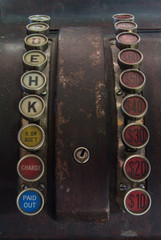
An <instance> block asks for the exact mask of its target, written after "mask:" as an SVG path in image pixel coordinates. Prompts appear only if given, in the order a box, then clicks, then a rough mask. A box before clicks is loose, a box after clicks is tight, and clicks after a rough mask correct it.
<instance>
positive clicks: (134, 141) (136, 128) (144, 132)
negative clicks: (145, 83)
mask: <svg viewBox="0 0 161 240" xmlns="http://www.w3.org/2000/svg"><path fill="white" fill-rule="evenodd" d="M149 138H150V134H149V131H148V129H147V127H145V126H144V125H143V124H140V123H130V124H128V125H126V127H125V128H124V129H123V131H122V141H123V143H124V145H125V146H126V147H127V148H129V149H132V150H137V149H141V148H143V147H145V146H146V145H147V143H148V142H149Z"/></svg>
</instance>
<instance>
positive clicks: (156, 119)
mask: <svg viewBox="0 0 161 240" xmlns="http://www.w3.org/2000/svg"><path fill="white" fill-rule="evenodd" d="M94 2H95V3H96V4H97V7H98V8H97V7H96V8H93V6H96V5H93V3H94ZM72 3H73V1H70V3H69V2H68V3H67V2H66V4H65V1H64V8H62V6H63V1H61V4H60V1H45V3H44V4H42V1H36V2H34V3H33V1H32V2H31V1H28V2H26V3H25V4H24V1H16V0H14V1H12V2H11V1H6V0H3V1H1V3H0V4H1V38H0V44H1V45H0V50H1V55H0V58H1V67H0V76H1V81H0V111H1V114H0V115H1V125H0V132H1V151H0V152H1V167H0V239H21V240H22V239H45V240H46V239H53V240H55V239H66V240H67V239H106V240H107V239H117V240H118V239H125V240H126V239H128V240H129V239H133V240H134V239H135V240H138V239H139V240H144V239H149V240H150V239H158V240H159V239H161V208H160V199H161V167H160V159H161V151H160V147H159V146H160V145H161V136H160V133H161V115H160V112H161V104H160V102H161V94H160V89H161V81H160V76H161V68H160V65H161V57H160V56H161V54H160V51H161V44H160V39H161V33H160V32H159V29H160V28H159V26H160V14H159V12H160V6H161V2H160V1H157V0H155V1H148V4H147V1H142V2H141V1H139V0H138V1H133V3H130V4H129V1H127V3H121V4H120V1H117V3H116V2H114V1H111V3H109V1H108V3H107V1H87V3H86V4H87V5H86V6H88V5H89V7H88V10H86V12H85V15H86V18H84V17H83V16H84V15H83V12H84V8H83V4H82V3H81V2H79V3H78V4H79V5H76V7H77V11H74V10H73V12H74V13H73V15H72V16H71V18H70V17H69V15H70V14H69V12H70V11H67V10H71V12H72V9H74V8H72V6H73V4H72ZM51 5H52V7H51ZM63 9H64V10H63ZM92 9H93V11H94V9H95V12H97V13H101V12H102V13H104V16H106V17H107V18H104V19H103V18H102V16H101V15H99V14H98V18H97V17H96V16H94V14H93V15H92ZM98 9H99V10H98ZM125 10H126V11H127V12H130V13H133V14H134V15H135V16H136V19H137V23H138V25H139V28H140V27H142V28H144V29H143V30H144V32H142V33H140V32H139V34H140V36H141V39H142V40H141V44H140V50H141V51H142V52H143V54H144V61H143V65H142V71H143V72H144V73H145V75H146V77H147V82H146V86H145V89H144V96H145V98H146V99H147V100H148V104H149V110H148V113H147V115H146V118H145V123H146V126H147V127H148V129H149V130H150V141H149V144H148V146H147V148H146V157H147V158H148V159H149V161H150V163H151V165H152V171H151V175H150V176H149V179H148V191H149V193H150V194H151V196H152V207H151V210H150V211H149V212H148V213H147V214H146V215H144V216H142V217H135V216H130V215H129V214H128V213H122V211H121V210H120V208H119V206H118V205H117V203H116V183H117V182H116V158H117V157H116V153H117V148H116V146H115V144H116V142H117V138H116V132H115V130H113V131H111V133H110V136H111V137H112V138H111V139H112V143H111V145H110V147H111V156H110V160H109V162H110V169H109V170H110V173H111V174H110V183H109V187H110V212H111V213H110V221H108V222H103V223H97V222H84V221H81V222H69V221H66V222H65V221H61V222H60V221H56V220H54V199H55V191H54V190H53V188H54V185H55V182H54V174H55V173H54V166H53V165H54V163H53V162H54V161H55V160H54V158H53V156H54V153H53V154H50V153H49V155H50V163H51V164H49V166H48V176H49V181H48V187H49V190H50V191H49V193H48V196H49V201H48V202H47V203H46V207H45V208H44V210H43V211H42V212H41V213H40V214H39V215H37V216H35V217H27V216H23V215H22V214H21V213H19V212H18V211H17V208H16V203H15V199H16V197H17V193H18V189H17V181H18V179H17V172H16V165H17V161H18V158H19V146H18V142H17V132H18V130H19V128H20V114H19V113H18V103H19V100H20V99H21V89H20V88H19V84H20V83H19V80H20V77H21V75H22V73H23V67H22V59H21V57H22V55H23V53H24V46H23V38H24V37H25V36H26V34H25V25H26V24H27V22H28V21H27V17H28V16H29V15H31V14H34V13H35V14H37V13H42V14H44V11H45V14H48V15H50V16H51V18H52V19H53V20H52V24H51V25H52V27H53V28H60V27H61V26H63V27H65V26H78V25H79V26H101V27H102V28H103V31H104V32H105V33H107V35H106V36H104V37H105V41H104V43H105V45H104V47H105V52H106V51H107V50H108V53H107V56H106V61H105V65H107V70H108V77H107V86H108V87H107V92H108V96H109V97H108V103H109V101H110V102H111V103H112V105H111V106H112V107H111V108H112V109H113V111H111V112H110V113H109V118H107V123H108V124H110V127H111V126H112V125H115V123H116V122H115V121H114V118H115V117H114V118H113V117H112V116H113V115H114V116H115V113H116V112H115V108H114V105H115V101H114V98H113V97H112V94H113V93H114V86H113V81H114V79H113V63H112V58H111V56H110V52H109V47H108V43H109V38H111V37H115V36H114V33H113V24H112V22H111V17H112V15H113V14H114V13H116V12H124V11H125ZM143 11H144V12H143ZM89 12H91V15H88V13H89ZM55 14H57V15H56V18H54V16H55ZM78 15H79V19H78V18H77V17H78ZM92 16H93V18H92ZM104 16H103V17H104ZM149 27H150V28H151V29H150V31H149V32H147V30H146V29H147V28H149ZM152 27H154V28H155V32H153V28H152ZM156 29H158V31H156ZM150 32H151V33H150ZM152 32H153V33H152ZM106 46H107V47H106ZM53 52H54V53H53V55H54V54H55V52H56V49H54V51H53ZM105 55H106V54H105ZM55 59H56V56H55ZM53 65H54V66H52V68H54V69H55V65H56V64H55V60H54V61H53ZM52 76H53V77H51V79H50V81H55V78H54V76H55V74H53V75H52ZM55 86H56V85H54V87H55ZM51 87H53V85H51ZM55 89H56V87H55V88H53V91H55ZM51 92H52V90H51ZM110 94H111V95H110ZM53 101H54V100H53ZM108 103H107V105H108ZM50 112H54V113H55V112H56V111H55V108H54V105H53V104H51V105H50ZM112 113H113V114H112ZM53 117H54V116H52V118H50V120H51V123H50V129H51V125H52V124H53V123H54V118H53ZM88 117H89V118H90V113H89V115H88ZM65 121H66V119H65ZM6 129H7V130H6ZM112 129H115V128H114V127H113V128H112ZM51 131H52V135H53V137H54V126H53V128H52V130H51ZM52 139H53V138H52ZM81 145H82V144H81ZM54 146H55V145H54V139H53V140H52V141H51V142H50V144H49V148H50V152H53V151H54ZM51 165H52V167H50V166H51ZM62 168H64V170H63V171H64V172H65V173H64V176H65V177H66V178H67V176H68V174H69V171H67V167H66V165H63V164H62ZM51 179H52V180H53V181H51ZM62 179H63V178H62ZM87 184H88V183H87ZM89 188H90V186H89ZM67 191H69V189H67ZM75 198H78V197H77V196H75ZM72 202H73V201H72Z"/></svg>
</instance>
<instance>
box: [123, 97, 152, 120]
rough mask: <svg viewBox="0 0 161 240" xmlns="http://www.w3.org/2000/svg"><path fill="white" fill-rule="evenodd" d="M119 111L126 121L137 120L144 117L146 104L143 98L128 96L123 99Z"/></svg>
mask: <svg viewBox="0 0 161 240" xmlns="http://www.w3.org/2000/svg"><path fill="white" fill-rule="evenodd" d="M121 110H122V113H123V115H124V116H125V117H126V118H127V119H129V120H134V121H135V120H139V119H141V118H143V117H144V116H145V114H146V112H147V110H148V103H147V101H146V99H145V98H144V97H143V96H140V95H138V94H130V95H127V96H126V97H124V98H123V100H122V103H121Z"/></svg>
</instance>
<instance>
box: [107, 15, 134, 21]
mask: <svg viewBox="0 0 161 240" xmlns="http://www.w3.org/2000/svg"><path fill="white" fill-rule="evenodd" d="M112 18H113V22H114V23H115V22H117V21H134V18H135V17H134V16H133V15H132V14H130V13H117V14H114V15H113V16H112Z"/></svg>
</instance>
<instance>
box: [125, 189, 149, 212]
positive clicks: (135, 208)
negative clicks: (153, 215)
mask: <svg viewBox="0 0 161 240" xmlns="http://www.w3.org/2000/svg"><path fill="white" fill-rule="evenodd" d="M124 207H125V209H126V210H127V211H128V212H129V213H130V214H132V215H135V216H139V215H143V214H145V213H146V212H148V210H149V209H150V207H151V197H150V195H149V193H148V192H147V191H145V190H144V189H141V188H133V189H131V190H130V191H128V192H127V193H126V195H125V197H124Z"/></svg>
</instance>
